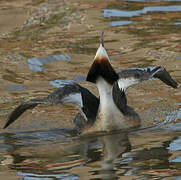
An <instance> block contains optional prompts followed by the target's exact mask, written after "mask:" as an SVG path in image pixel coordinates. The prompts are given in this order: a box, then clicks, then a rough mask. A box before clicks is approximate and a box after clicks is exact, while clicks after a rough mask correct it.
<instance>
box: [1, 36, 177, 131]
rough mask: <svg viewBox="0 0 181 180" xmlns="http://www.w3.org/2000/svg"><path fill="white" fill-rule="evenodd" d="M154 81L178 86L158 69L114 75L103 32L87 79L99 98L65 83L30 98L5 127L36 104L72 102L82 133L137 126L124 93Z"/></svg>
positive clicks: (12, 114) (133, 112)
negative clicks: (48, 91) (37, 96)
mask: <svg viewBox="0 0 181 180" xmlns="http://www.w3.org/2000/svg"><path fill="white" fill-rule="evenodd" d="M152 78H157V79H160V80H161V81H163V82H164V83H165V84H167V85H169V86H171V87H173V88H177V86H178V85H177V83H176V82H175V81H174V80H173V79H172V78H171V76H170V74H169V73H168V72H167V71H166V70H165V68H163V67H161V66H154V67H147V68H132V69H127V70H121V71H119V72H116V71H115V70H114V69H113V67H112V65H111V64H110V59H109V56H108V54H107V52H106V49H105V48H104V40H103V33H101V38H100V46H99V48H98V50H97V52H96V55H95V57H94V61H93V64H92V66H91V68H90V70H89V72H88V74H87V78H86V80H87V81H89V82H92V83H95V84H96V86H97V88H98V92H99V98H97V97H96V96H95V95H93V94H92V93H91V92H90V91H89V90H88V89H86V88H84V87H82V86H80V85H79V84H76V83H72V84H65V85H62V87H60V88H58V89H57V90H55V91H54V92H53V93H51V94H50V95H48V96H47V97H45V98H42V99H31V100H29V101H27V102H24V103H22V104H21V105H19V106H18V107H17V108H16V109H15V110H14V111H13V112H12V113H11V114H10V116H9V117H8V120H7V122H6V124H5V126H4V128H6V127H8V126H9V125H10V124H11V123H13V122H14V121H15V120H16V119H17V118H18V117H19V116H20V115H21V114H22V113H24V112H25V111H26V110H27V109H33V108H34V107H36V106H37V105H38V104H57V105H58V104H64V103H72V104H75V105H76V107H77V108H78V109H79V110H80V112H79V113H78V114H77V115H76V117H75V119H74V123H75V125H76V127H77V128H78V129H79V130H80V131H82V132H84V131H85V132H86V131H87V132H93V131H112V130H120V129H127V128H134V127H139V126H140V125H141V120H140V117H139V115H138V114H137V113H136V112H135V111H134V110H133V109H132V108H131V107H129V106H128V105H127V98H126V94H125V91H126V90H127V88H128V87H130V86H131V85H134V84H137V83H140V82H142V81H145V80H149V79H152Z"/></svg>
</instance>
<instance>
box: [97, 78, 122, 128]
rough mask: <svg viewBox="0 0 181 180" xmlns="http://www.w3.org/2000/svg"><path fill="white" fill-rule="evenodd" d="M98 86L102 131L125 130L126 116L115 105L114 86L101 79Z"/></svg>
mask: <svg viewBox="0 0 181 180" xmlns="http://www.w3.org/2000/svg"><path fill="white" fill-rule="evenodd" d="M96 85H97V87H98V91H99V94H100V107H99V118H100V120H101V126H102V127H101V130H103V131H107V130H117V129H122V128H125V125H124V116H123V114H122V113H121V112H120V111H119V109H118V108H117V106H116V105H115V103H114V101H113V98H112V85H110V84H108V83H107V82H106V81H105V80H104V79H103V78H102V77H99V78H98V80H97V82H96Z"/></svg>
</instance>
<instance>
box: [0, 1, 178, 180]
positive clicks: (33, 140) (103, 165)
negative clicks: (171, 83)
mask: <svg viewBox="0 0 181 180" xmlns="http://www.w3.org/2000/svg"><path fill="white" fill-rule="evenodd" d="M0 11H1V13H0V24H1V26H2V27H3V28H0V59H1V60H0V83H1V86H0V94H1V96H0V127H3V125H4V123H5V121H6V119H7V117H8V115H9V114H10V112H11V111H12V110H13V109H14V108H15V107H16V106H17V105H19V104H20V103H21V102H23V101H26V100H28V99H31V98H38V97H45V96H47V95H48V94H49V93H50V92H52V91H53V90H55V89H56V88H58V87H61V86H62V84H65V83H72V82H77V83H79V84H81V85H82V86H84V87H86V88H88V89H89V90H90V91H92V92H93V93H95V94H97V89H96V88H95V86H94V85H93V84H90V83H88V82H85V77H86V74H87V72H88V69H89V67H90V65H91V63H92V61H93V58H94V55H95V52H96V49H97V47H98V45H99V35H100V32H101V31H104V32H105V47H106V49H107V51H108V54H109V56H110V59H111V63H112V65H113V66H114V68H115V69H116V70H118V71H119V70H120V69H126V68H132V67H145V66H154V65H160V66H164V67H165V68H166V69H167V70H168V71H169V72H170V74H171V75H172V77H173V79H175V80H176V81H177V82H178V83H179V84H180V83H181V1H180V0H175V1H171V0H165V1H164V0H163V1H147V0H128V1H116V0H112V1H106V0H105V1H89V0H84V1H83V0H77V1H73V0H67V1H57V0H52V1H46V0H42V1H31V0H30V1H24V0H22V1H17V0H15V1H13V2H12V1H1V2H0ZM19 14H21V16H20V15H19ZM12 20H13V21H14V22H13V23H12ZM128 104H129V105H130V106H132V107H133V108H134V109H135V110H136V111H137V112H138V113H139V114H140V116H141V117H142V123H143V127H145V128H143V129H137V130H134V131H128V132H126V131H124V132H123V131H120V132H113V133H110V134H103V133H99V134H92V135H89V136H85V135H84V136H83V135H79V134H77V133H76V131H75V130H74V129H73V123H72V120H73V119H74V117H75V115H76V113H77V110H76V109H75V108H74V107H73V106H72V105H70V104H68V105H65V106H44V105H43V106H39V107H37V108H35V109H33V110H32V111H31V110H30V111H28V112H26V113H25V114H23V115H22V116H21V117H20V118H19V119H18V120H17V121H16V122H15V123H13V124H12V125H11V126H10V127H9V128H8V129H6V130H3V129H1V130H0V168H1V171H0V179H8V178H9V179H25V180H30V179H31V180H37V179H45V180H46V179H47V180H52V179H66V180H67V179H73V180H74V179H163V180H165V179H168V180H170V179H175V180H177V179H181V88H180V87H179V88H178V89H172V88H170V87H167V86H166V85H165V84H163V83H162V82H160V81H157V80H152V81H149V82H144V83H142V84H139V85H136V86H134V87H131V88H130V89H129V90H128ZM148 127H149V128H148Z"/></svg>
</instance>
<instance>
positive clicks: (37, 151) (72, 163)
mask: <svg viewBox="0 0 181 180" xmlns="http://www.w3.org/2000/svg"><path fill="white" fill-rule="evenodd" d="M176 126H177V125H176ZM137 133H138V134H140V133H141V134H140V135H141V136H140V135H137ZM147 133H148V134H147ZM155 133H156V134H154V133H151V134H150V133H149V132H146V131H145V132H144V131H143V132H142V131H140V132H132V135H131V134H130V133H128V132H119V133H118V132H117V133H114V134H109V135H104V134H102V135H101V134H99V135H94V136H86V137H83V136H81V137H77V136H75V135H76V134H75V132H74V131H72V130H63V129H62V130H61V129H59V130H58V129H52V130H49V131H42V132H26V133H14V134H13V133H4V134H1V140H2V139H3V141H4V142H3V144H5V147H3V148H4V150H5V149H6V154H8V155H6V156H5V157H6V158H7V159H6V160H3V161H1V166H2V165H6V163H7V162H9V164H10V168H11V169H12V170H16V171H17V172H18V175H21V176H23V177H24V179H28V178H31V179H34V180H35V179H37V178H38V179H48V180H49V179H59V178H60V179H66V178H67V179H79V177H80V178H85V177H87V178H88V179H89V174H90V177H92V178H93V177H95V178H99V179H100V178H101V179H117V178H121V177H123V176H128V177H129V176H130V177H132V176H134V177H139V178H159V177H160V174H159V173H158V172H159V170H160V171H164V173H166V176H167V175H169V176H174V173H176V174H177V173H178V172H179V171H178V172H177V171H176V170H174V172H173V174H168V173H167V172H168V169H170V170H169V171H172V170H171V168H172V169H173V168H174V167H175V168H176V167H177V166H178V163H180V157H181V156H180V154H178V152H179V151H180V146H179V144H180V137H181V136H179V135H178V137H177V136H176V135H174V136H173V135H171V134H170V133H168V134H166V133H161V132H160V131H158V132H155ZM157 133H158V134H157ZM148 135H149V136H148ZM152 136H153V137H152ZM132 137H134V138H135V137H136V139H135V140H136V142H135V141H133V140H132ZM144 137H150V139H149V138H147V140H146V144H145V145H143V144H144V143H143V142H144V141H145V140H144V139H145V138H144ZM161 137H163V138H162V141H160V138H161ZM130 138H131V140H130ZM134 138H133V139H134ZM157 138H158V139H157ZM132 143H133V144H134V146H133V145H132ZM148 144H149V146H148ZM131 146H133V147H131ZM4 150H3V151H4ZM175 153H176V154H178V155H174V154H175ZM1 154H2V147H1ZM8 159H9V160H8ZM79 167H81V169H82V170H81V171H77V168H79Z"/></svg>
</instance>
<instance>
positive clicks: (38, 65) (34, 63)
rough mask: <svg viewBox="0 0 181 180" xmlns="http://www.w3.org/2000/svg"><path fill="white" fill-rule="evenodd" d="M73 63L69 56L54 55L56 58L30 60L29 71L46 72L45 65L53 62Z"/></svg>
mask: <svg viewBox="0 0 181 180" xmlns="http://www.w3.org/2000/svg"><path fill="white" fill-rule="evenodd" d="M59 60H61V61H68V62H69V61H71V57H70V56H68V55H67V54H60V55H54V56H49V57H43V58H36V57H34V58H31V59H28V66H29V69H31V70H33V71H36V72H41V71H43V70H46V69H45V68H44V67H43V65H44V64H46V63H48V62H53V61H59Z"/></svg>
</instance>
